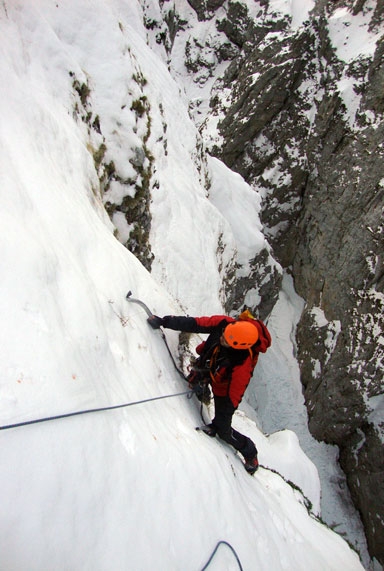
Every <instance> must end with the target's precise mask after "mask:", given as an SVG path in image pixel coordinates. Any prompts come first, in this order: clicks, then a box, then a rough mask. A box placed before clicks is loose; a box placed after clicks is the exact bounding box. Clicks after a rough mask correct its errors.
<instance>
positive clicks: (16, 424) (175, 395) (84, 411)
mask: <svg viewBox="0 0 384 571" xmlns="http://www.w3.org/2000/svg"><path fill="white" fill-rule="evenodd" d="M131 295H132V293H131V292H130V291H129V292H128V294H127V298H126V299H127V300H128V301H132V302H134V303H138V304H139V305H141V307H143V308H144V310H145V311H146V313H147V314H148V316H149V317H150V316H152V315H153V313H152V312H151V310H150V309H149V307H148V306H147V305H146V304H145V303H144V302H143V301H141V300H139V299H135V298H132V297H130V296H131ZM161 335H162V338H163V341H164V343H165V346H166V347H167V350H168V353H169V355H170V357H171V359H172V363H173V365H174V367H175V369H176V371H177V372H178V373H179V375H180V376H181V377H182V378H183V379H184V380H185V381H186V380H187V378H186V377H185V375H184V373H183V372H182V371H181V369H179V368H178V366H177V364H176V361H175V360H174V358H173V355H172V353H171V350H170V348H169V346H168V343H167V339H166V337H165V334H164V332H163V331H161ZM183 395H188V398H191V397H192V395H193V391H192V390H191V389H189V390H188V391H183V392H181V393H175V394H171V395H160V396H157V397H152V398H147V399H143V400H139V401H134V402H128V403H124V404H117V405H111V406H104V407H99V408H90V409H85V410H79V411H75V412H67V413H64V414H57V415H54V416H47V417H44V418H37V419H34V420H26V421H23V422H16V423H14V424H6V425H3V426H0V430H8V429H9V428H18V427H20V426H28V425H29V424H39V423H42V422H48V421H50V420H58V419H60V418H68V417H71V416H79V415H81V414H89V413H91V412H104V411H107V410H115V409H118V408H126V407H128V406H135V405H138V404H144V403H147V402H152V401H156V400H161V399H169V398H172V397H179V396H183Z"/></svg>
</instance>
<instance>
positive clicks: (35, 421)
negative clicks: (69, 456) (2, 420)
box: [0, 390, 193, 430]
mask: <svg viewBox="0 0 384 571" xmlns="http://www.w3.org/2000/svg"><path fill="white" fill-rule="evenodd" d="M182 395H188V398H191V397H192V395H193V391H191V390H189V391H183V392H182V393H175V394H172V395H162V396H158V397H152V398H149V399H143V400H137V401H134V402H128V403H124V404H116V405H113V406H103V407H101V408H89V409H86V410H79V411H77V412H67V413H65V414H58V415H56V416H47V417H45V418H37V419H35V420H26V421H24V422H17V423H16V424H7V425H5V426H0V430H7V429H8V428H18V427H19V426H27V425H28V424H38V423H40V422H48V421H49V420H58V419H59V418H68V417H69V416H78V415H80V414H89V413H90V412H103V411H106V410H115V409H117V408H125V407H128V406H135V405H137V404H143V403H147V402H151V401H155V400H161V399H169V398H172V397H180V396H182Z"/></svg>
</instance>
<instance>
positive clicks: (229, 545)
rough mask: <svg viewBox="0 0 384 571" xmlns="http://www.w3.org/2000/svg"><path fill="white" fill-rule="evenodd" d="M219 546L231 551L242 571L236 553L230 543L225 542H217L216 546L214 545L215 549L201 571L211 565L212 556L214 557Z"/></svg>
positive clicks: (241, 570)
mask: <svg viewBox="0 0 384 571" xmlns="http://www.w3.org/2000/svg"><path fill="white" fill-rule="evenodd" d="M220 545H226V546H227V547H229V549H230V550H231V551H232V553H233V555H234V556H235V558H236V561H237V564H238V566H239V569H240V571H243V568H242V566H241V562H240V559H239V556H238V555H237V553H236V551H235V550H234V548H233V547H232V545H231V544H230V543H228V542H227V541H219V542H218V544H217V545H216V547H215V549H214V550H213V551H212V554H211V556H210V558H209V559H208V561H207V562H206V564H205V565H204V567H203V568H202V569H201V571H205V570H206V569H207V568H208V565H210V564H211V563H212V559H213V558H214V556H215V555H216V552H217V550H218V549H219V547H220Z"/></svg>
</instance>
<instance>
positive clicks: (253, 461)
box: [244, 454, 259, 475]
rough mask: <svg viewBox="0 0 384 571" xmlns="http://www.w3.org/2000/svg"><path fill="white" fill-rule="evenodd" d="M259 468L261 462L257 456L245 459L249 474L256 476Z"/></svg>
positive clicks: (245, 466)
mask: <svg viewBox="0 0 384 571" xmlns="http://www.w3.org/2000/svg"><path fill="white" fill-rule="evenodd" d="M258 467H259V461H258V459H257V454H256V456H254V457H253V458H245V462H244V468H245V469H246V470H247V472H248V474H251V475H252V474H254V473H255V472H256V470H257V469H258Z"/></svg>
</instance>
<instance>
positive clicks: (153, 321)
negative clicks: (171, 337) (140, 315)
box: [147, 315, 163, 329]
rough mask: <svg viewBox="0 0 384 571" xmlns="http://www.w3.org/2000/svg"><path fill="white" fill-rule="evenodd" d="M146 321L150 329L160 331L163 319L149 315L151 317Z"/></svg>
mask: <svg viewBox="0 0 384 571" xmlns="http://www.w3.org/2000/svg"><path fill="white" fill-rule="evenodd" d="M147 321H148V323H149V325H150V326H151V327H152V329H160V327H161V326H162V325H163V319H162V318H161V317H158V316H157V315H151V317H148V319H147Z"/></svg>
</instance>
